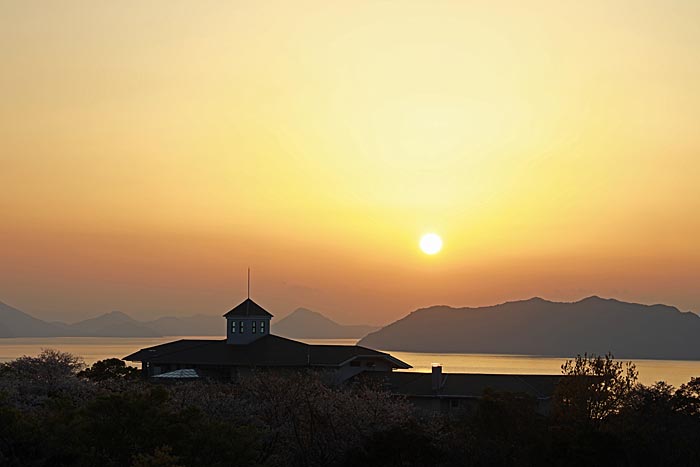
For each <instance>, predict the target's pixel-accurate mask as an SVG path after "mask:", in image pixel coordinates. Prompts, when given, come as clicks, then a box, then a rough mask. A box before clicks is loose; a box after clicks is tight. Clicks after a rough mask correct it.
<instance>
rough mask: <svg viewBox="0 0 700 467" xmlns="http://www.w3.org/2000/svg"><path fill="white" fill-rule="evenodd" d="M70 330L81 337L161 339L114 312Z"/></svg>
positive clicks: (73, 326)
mask: <svg viewBox="0 0 700 467" xmlns="http://www.w3.org/2000/svg"><path fill="white" fill-rule="evenodd" d="M68 329H70V330H71V331H74V332H76V333H79V334H80V335H89V336H94V337H124V336H126V337H159V336H161V335H162V334H159V333H158V332H157V331H155V330H153V329H151V328H150V327H148V326H147V325H146V324H145V323H141V322H139V321H136V320H135V319H133V318H131V317H130V316H129V315H127V314H126V313H122V312H121V311H112V312H111V313H105V314H103V315H100V316H98V317H96V318H91V319H86V320H84V321H79V322H77V323H75V324H72V325H69V326H68Z"/></svg>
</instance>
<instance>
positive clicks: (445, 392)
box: [356, 365, 563, 413]
mask: <svg viewBox="0 0 700 467" xmlns="http://www.w3.org/2000/svg"><path fill="white" fill-rule="evenodd" d="M562 377H563V376H561V375H517V374H479V373H443V372H442V367H441V366H439V365H434V366H433V368H432V372H431V373H417V372H405V371H399V372H393V373H382V374H379V373H376V374H363V375H358V377H357V378H356V381H362V382H367V381H372V382H373V383H374V384H375V385H379V386H380V387H383V388H384V389H386V390H388V391H390V392H391V393H392V394H395V395H399V396H403V397H406V399H408V400H409V401H411V403H412V404H413V405H414V406H415V407H416V408H418V409H423V410H426V411H430V412H451V411H455V410H469V409H472V408H474V407H475V406H476V404H477V403H478V401H479V399H481V398H482V397H484V394H485V393H486V392H487V391H492V392H494V393H511V394H518V395H522V396H526V397H531V398H532V399H534V401H535V402H536V404H537V410H538V412H540V413H547V412H548V411H549V408H550V404H551V400H552V396H553V395H554V391H555V388H556V386H557V384H558V383H559V381H560V380H561V378H562Z"/></svg>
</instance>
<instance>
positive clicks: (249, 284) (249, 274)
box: [248, 268, 250, 298]
mask: <svg viewBox="0 0 700 467" xmlns="http://www.w3.org/2000/svg"><path fill="white" fill-rule="evenodd" d="M248 298H250V268H248Z"/></svg>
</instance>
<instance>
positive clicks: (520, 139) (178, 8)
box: [0, 0, 700, 324]
mask: <svg viewBox="0 0 700 467" xmlns="http://www.w3.org/2000/svg"><path fill="white" fill-rule="evenodd" d="M698 24H700V2H698V1H697V0H669V1H653V2H652V1H615V2H610V1H598V0H593V1H589V2H581V1H538V0H535V1H528V2H522V1H519V0H511V1H508V0H505V1H497V2H494V1H490V0H489V1H470V2H466V1H464V2H458V1H430V2H428V1H425V2H423V1H420V2H419V1H395V2H391V1H384V2H365V1H356V2H355V1H353V2H332V1H331V2H329V1H319V2H308V1H294V2H290V1H281V2H276V1H269V2H233V1H221V2H219V1H197V2H193V1H188V2H181V1H172V0H170V1H155V0H154V1H148V2H136V1H134V2H131V1H126V2H122V1H119V2H108V1H68V2H48V1H47V2H38V1H29V0H28V1H9V0H8V1H0V66H1V67H2V68H1V72H0V300H1V301H3V302H6V303H8V304H11V305H13V306H15V307H17V308H20V309H22V310H24V311H27V312H29V313H32V314H35V315H36V316H38V317H42V318H54V319H69V320H70V319H78V318H81V317H86V316H88V315H90V316H92V315H96V314H99V313H102V312H106V311H111V310H117V309H118V310H121V311H124V312H127V313H130V314H132V316H134V317H137V318H145V317H155V316H159V315H163V314H175V315H188V314H193V313H204V314H220V313H224V312H225V311H226V310H227V309H229V308H230V307H231V306H233V305H235V304H236V303H237V302H238V301H240V300H241V299H243V298H245V290H246V282H245V281H246V279H245V278H246V268H247V267H248V266H250V267H251V268H252V276H253V284H252V292H253V293H252V296H253V298H254V299H255V300H256V301H258V302H259V303H260V304H262V305H263V306H265V307H266V308H268V309H269V310H270V311H271V312H272V313H273V314H275V315H277V316H282V315H285V314H287V313H289V312H290V311H292V310H293V309H294V308H296V307H298V306H306V307H309V308H312V309H316V310H319V311H322V312H325V313H327V314H328V315H329V316H331V317H332V318H334V319H336V320H338V321H340V322H347V323H362V322H364V323H371V324H381V323H387V322H389V321H392V320H394V319H397V318H399V317H401V316H403V315H405V314H406V313H408V312H410V311H411V310H413V309H415V308H417V307H421V306H427V305H433V304H450V305H455V306H464V305H485V304H492V303H497V302H502V301H505V300H510V299H516V298H529V297H531V296H543V297H545V298H549V299H558V300H559V299H561V300H576V299H579V298H582V297H584V296H587V295H592V294H598V295H602V296H609V297H616V298H620V299H624V300H631V301H638V302H642V303H657V302H662V303H667V304H671V305H676V306H678V307H679V308H681V309H682V310H692V311H696V312H700V246H699V244H698V242H699V239H700V84H699V83H700V27H698ZM426 232H436V233H438V234H439V235H440V236H441V237H442V239H443V241H444V248H443V250H442V251H441V252H440V253H439V254H436V255H433V256H428V255H425V254H423V253H422V252H421V251H420V249H419V248H418V241H419V239H420V237H421V235H422V234H424V233H426Z"/></svg>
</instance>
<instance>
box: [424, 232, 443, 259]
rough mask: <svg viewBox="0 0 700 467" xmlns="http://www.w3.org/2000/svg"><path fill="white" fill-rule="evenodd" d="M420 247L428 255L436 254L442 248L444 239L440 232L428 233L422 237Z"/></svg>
mask: <svg viewBox="0 0 700 467" xmlns="http://www.w3.org/2000/svg"><path fill="white" fill-rule="evenodd" d="M420 249H421V250H423V253H425V254H426V255H434V254H435V253H439V252H440V250H442V239H441V238H440V236H439V235H438V234H435V233H428V234H425V235H423V236H422V237H421V239H420Z"/></svg>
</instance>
